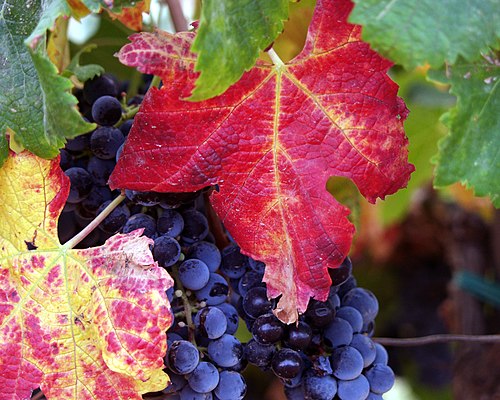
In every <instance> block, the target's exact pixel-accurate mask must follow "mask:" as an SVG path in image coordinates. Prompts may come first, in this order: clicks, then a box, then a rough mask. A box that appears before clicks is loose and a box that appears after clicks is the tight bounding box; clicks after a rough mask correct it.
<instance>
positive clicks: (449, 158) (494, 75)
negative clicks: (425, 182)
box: [431, 57, 500, 207]
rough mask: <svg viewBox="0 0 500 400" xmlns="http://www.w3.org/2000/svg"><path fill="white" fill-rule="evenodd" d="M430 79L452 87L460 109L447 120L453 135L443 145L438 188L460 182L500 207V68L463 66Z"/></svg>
mask: <svg viewBox="0 0 500 400" xmlns="http://www.w3.org/2000/svg"><path fill="white" fill-rule="evenodd" d="M431 77H432V78H434V79H437V80H439V81H441V82H444V83H450V84H451V90H450V91H451V93H453V94H454V95H456V96H457V104H456V107H454V108H452V109H451V110H450V111H449V112H448V113H446V114H444V115H443V122H444V123H445V124H446V125H447V126H448V128H449V130H450V132H449V135H448V136H447V137H446V138H444V139H443V140H442V141H441V142H440V144H439V154H438V157H437V163H438V165H437V168H436V178H435V181H434V183H435V185H437V186H445V185H449V184H451V183H454V182H461V183H463V184H465V185H466V186H468V187H469V186H473V187H474V190H475V193H476V195H478V196H487V195H489V196H490V197H491V200H492V201H493V204H494V205H495V206H496V207H500V156H499V151H498V144H499V143H500V118H499V110H500V87H499V85H500V62H499V60H498V58H496V59H494V58H490V57H486V58H484V59H483V60H482V61H480V62H476V63H474V64H471V63H466V62H464V61H461V62H459V63H458V64H457V65H456V66H453V67H451V68H449V69H448V70H447V71H446V73H445V72H444V71H441V73H433V74H431Z"/></svg>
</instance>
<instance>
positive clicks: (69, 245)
mask: <svg viewBox="0 0 500 400" xmlns="http://www.w3.org/2000/svg"><path fill="white" fill-rule="evenodd" d="M123 200H125V195H124V194H120V195H119V196H118V197H117V198H116V199H114V200H113V201H112V202H111V203H109V204H108V206H107V207H106V208H105V209H104V210H102V211H101V213H100V214H99V215H98V216H97V217H95V218H94V219H93V220H92V222H91V223H90V224H88V225H87V226H86V227H85V228H83V229H82V231H81V232H80V233H79V234H77V235H76V236H74V237H73V238H71V239H70V240H68V241H67V242H66V243H64V245H63V246H62V247H63V249H66V250H69V249H72V248H74V247H75V246H76V245H77V244H78V243H80V242H81V241H82V240H83V239H85V238H86V237H87V236H88V235H89V233H90V232H92V231H93V230H94V229H95V228H97V226H98V225H99V224H100V223H101V222H102V221H104V219H105V218H106V217H107V216H108V215H109V214H111V213H112V212H113V210H114V209H115V208H116V207H117V206H118V205H119V204H120V203H121V202H122V201H123Z"/></svg>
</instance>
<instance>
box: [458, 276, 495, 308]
mask: <svg viewBox="0 0 500 400" xmlns="http://www.w3.org/2000/svg"><path fill="white" fill-rule="evenodd" d="M453 283H454V284H455V285H457V286H458V287H459V288H460V289H462V290H465V291H466V292H469V293H471V294H472V295H474V296H475V297H477V298H478V299H480V300H483V301H485V302H487V303H489V304H491V305H493V306H494V307H496V308H500V284H498V283H495V282H493V281H491V280H487V279H484V278H483V277H481V276H479V275H477V274H475V273H473V272H469V271H460V272H457V273H455V274H454V277H453Z"/></svg>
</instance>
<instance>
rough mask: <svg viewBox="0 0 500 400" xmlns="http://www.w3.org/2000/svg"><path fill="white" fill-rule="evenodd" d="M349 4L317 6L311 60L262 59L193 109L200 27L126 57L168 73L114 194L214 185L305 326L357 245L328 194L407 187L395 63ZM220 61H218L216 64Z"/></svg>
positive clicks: (136, 45)
mask: <svg viewBox="0 0 500 400" xmlns="http://www.w3.org/2000/svg"><path fill="white" fill-rule="evenodd" d="M351 9H352V3H351V2H350V1H348V0H320V1H318V2H317V7H316V10H315V13H314V16H313V20H312V23H311V26H310V28H309V32H308V36H307V40H306V44H305V47H304V49H303V50H302V52H301V53H300V54H299V55H298V56H297V57H296V58H294V59H293V60H291V61H290V62H289V63H287V64H280V63H279V62H277V65H269V64H266V63H264V62H259V63H257V65H256V66H255V67H254V68H253V69H251V70H250V71H249V72H247V73H245V74H244V75H243V77H242V79H241V80H240V81H239V82H238V83H236V84H235V85H233V86H232V87H230V88H229V89H228V90H227V91H226V92H225V93H224V94H223V95H221V96H219V97H216V98H214V99H210V100H207V101H202V102H196V103H193V102H188V101H184V100H183V99H186V98H188V97H189V96H190V94H191V91H192V90H193V88H194V83H195V80H196V78H197V73H195V72H194V64H195V61H196V56H195V55H194V54H193V53H192V52H190V50H189V49H190V45H191V43H192V41H193V38H194V33H180V34H176V35H170V34H168V33H165V32H160V31H156V32H153V33H142V34H136V35H133V36H131V40H132V43H130V44H128V45H126V46H124V48H123V49H122V50H121V51H120V53H119V58H120V60H121V61H122V62H123V63H124V64H127V65H130V66H136V67H137V68H138V69H139V70H140V71H143V72H147V73H151V74H155V75H158V76H160V77H161V78H162V81H163V87H162V89H161V90H158V89H152V90H150V91H149V92H148V94H147V95H146V97H145V99H144V102H143V103H142V106H141V109H140V112H139V113H138V114H137V116H136V118H135V123H134V126H133V128H132V132H131V134H130V136H129V138H128V141H127V143H126V145H125V148H124V152H123V154H122V157H121V159H120V160H119V162H118V164H117V167H116V169H115V171H114V173H113V175H112V176H111V180H110V184H111V186H112V187H114V188H129V189H135V190H143V191H149V190H152V191H159V192H168V191H192V190H197V189H200V188H202V187H204V186H207V185H215V184H218V185H219V186H220V192H219V193H215V194H214V195H213V196H212V200H213V204H214V208H215V209H216V211H217V213H218V215H219V217H220V218H221V219H222V221H223V223H224V225H225V226H226V227H227V228H228V230H229V231H230V233H231V235H232V236H233V237H234V239H235V240H236V241H237V243H238V244H239V245H240V246H241V248H242V251H243V252H244V253H246V254H248V255H250V256H252V257H254V258H256V259H259V260H262V261H263V262H265V263H266V265H267V267H266V273H265V277H264V279H265V281H266V282H267V287H268V294H269V295H270V296H272V297H277V296H279V295H282V297H281V299H280V301H279V303H278V308H277V310H276V313H277V315H278V316H279V318H280V319H281V320H283V321H285V322H292V321H295V320H296V319H297V311H298V312H303V311H305V309H306V307H307V303H308V301H309V298H310V297H315V298H317V299H320V300H324V299H326V297H327V296H328V288H329V286H330V283H331V281H330V278H329V275H328V273H327V268H335V267H337V266H338V265H339V264H340V263H341V261H342V260H343V259H344V257H345V256H346V254H347V252H348V251H349V248H350V245H351V240H352V236H353V233H354V228H353V226H352V225H351V224H350V223H349V221H348V219H347V215H348V214H349V210H348V209H347V208H346V207H344V206H342V205H341V204H339V203H338V202H337V201H335V199H334V198H333V197H332V196H331V195H330V194H329V193H328V192H327V191H326V189H325V186H326V181H327V180H328V178H329V177H330V176H340V177H346V178H349V179H351V180H352V181H353V182H354V183H355V184H356V185H357V187H358V188H359V190H360V192H361V193H362V194H363V195H364V196H365V197H366V198H367V199H368V200H369V201H371V202H374V201H375V200H376V199H377V198H384V197H385V196H386V195H388V194H391V193H394V192H395V191H397V190H398V189H399V188H401V187H404V186H405V185H406V184H407V182H408V179H409V177H410V174H411V172H412V171H413V166H412V165H411V164H409V163H408V160H407V158H408V157H407V156H408V154H407V153H408V151H407V139H406V137H405V135H404V130H403V120H404V119H405V117H406V115H407V109H406V107H405V105H404V103H403V101H402V100H401V99H400V98H398V97H397V89H398V88H397V85H396V84H395V83H394V82H392V81H391V80H390V79H389V78H388V76H387V74H386V72H387V69H388V68H389V67H390V66H391V63H390V62H389V61H387V60H385V59H383V58H381V57H380V56H379V55H377V54H376V53H375V52H374V51H372V50H371V49H370V48H369V46H368V44H366V43H364V42H362V41H361V38H360V36H361V35H360V33H361V28H360V27H359V26H356V25H352V24H349V23H348V22H347V17H348V15H349V13H350V11H351ZM216 56H217V54H214V57H216Z"/></svg>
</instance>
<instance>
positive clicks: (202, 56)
mask: <svg viewBox="0 0 500 400" xmlns="http://www.w3.org/2000/svg"><path fill="white" fill-rule="evenodd" d="M288 2H289V0H243V1H242V0H206V1H204V2H203V6H202V9H201V18H200V26H199V29H198V34H197V36H196V39H195V41H194V43H193V47H192V50H193V51H194V52H196V53H198V59H197V62H196V71H200V72H201V74H200V77H199V78H198V81H197V82H196V87H195V89H194V91H193V93H192V95H191V98H190V100H193V101H197V100H204V99H208V98H211V97H214V96H217V95H219V94H221V93H223V92H224V91H225V90H226V89H227V88H228V87H229V86H230V85H232V84H233V83H235V82H236V81H238V79H240V78H241V76H242V75H243V72H245V71H248V70H249V69H250V68H252V67H253V66H254V64H255V61H256V60H257V57H258V56H259V52H260V51H262V50H264V49H265V48H266V47H268V46H269V45H271V44H272V42H273V40H274V39H276V36H278V34H280V33H281V31H282V30H283V20H285V19H287V17H288Z"/></svg>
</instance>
